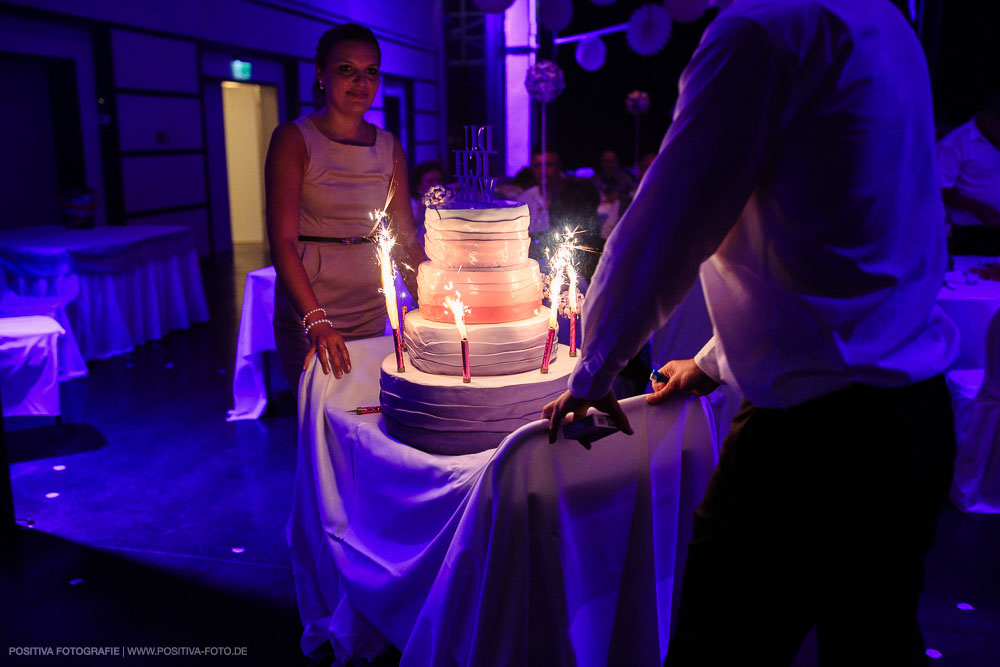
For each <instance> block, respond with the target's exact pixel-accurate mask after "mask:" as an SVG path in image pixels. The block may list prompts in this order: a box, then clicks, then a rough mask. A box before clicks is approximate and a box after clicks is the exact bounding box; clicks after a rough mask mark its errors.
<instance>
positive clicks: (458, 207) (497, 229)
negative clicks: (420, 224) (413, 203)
mask: <svg viewBox="0 0 1000 667" xmlns="http://www.w3.org/2000/svg"><path fill="white" fill-rule="evenodd" d="M530 219H531V218H530V217H529V214H528V206H527V205H526V204H522V203H521V202H516V201H494V202H489V203H483V202H462V201H452V202H448V203H447V204H439V205H437V206H429V207H427V211H426V212H425V213H424V224H426V225H427V226H428V227H430V226H432V225H433V227H434V228H435V229H437V230H439V231H451V232H472V233H476V234H508V233H511V232H526V231H528V225H529V223H530Z"/></svg>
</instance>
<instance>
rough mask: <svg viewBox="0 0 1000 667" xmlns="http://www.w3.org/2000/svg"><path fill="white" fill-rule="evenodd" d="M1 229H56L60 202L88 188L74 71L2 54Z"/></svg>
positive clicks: (51, 61)
mask: <svg viewBox="0 0 1000 667" xmlns="http://www.w3.org/2000/svg"><path fill="white" fill-rule="evenodd" d="M0 90H3V91H5V94H4V95H3V96H2V97H0V127H5V128H8V129H7V131H5V132H2V133H0V155H3V156H4V159H3V160H0V200H2V201H3V202H4V209H5V210H4V216H2V217H0V227H3V228H11V227H29V226H35V225H57V224H60V222H61V221H62V207H61V204H60V198H61V197H62V196H65V195H68V194H69V193H70V192H71V191H72V190H73V189H75V188H86V186H87V183H86V174H85V171H84V162H83V132H82V128H81V125H80V112H79V108H80V104H79V98H78V96H77V82H76V65H75V63H74V61H72V60H70V59H65V58H44V57H39V56H24V55H19V54H7V53H0Z"/></svg>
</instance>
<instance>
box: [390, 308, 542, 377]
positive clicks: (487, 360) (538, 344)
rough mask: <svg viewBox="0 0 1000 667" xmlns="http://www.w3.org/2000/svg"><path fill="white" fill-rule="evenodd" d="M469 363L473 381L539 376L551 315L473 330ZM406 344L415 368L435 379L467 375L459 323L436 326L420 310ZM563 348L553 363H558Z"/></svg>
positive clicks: (408, 326)
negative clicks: (530, 373) (528, 373)
mask: <svg viewBox="0 0 1000 667" xmlns="http://www.w3.org/2000/svg"><path fill="white" fill-rule="evenodd" d="M466 329H467V333H468V337H469V361H470V366H471V368H472V374H473V375H474V376H486V375H511V374H513V373H524V372H526V371H531V370H538V369H539V368H540V367H541V365H542V356H543V355H544V354H545V339H546V337H547V336H548V332H549V309H548V308H545V307H542V308H541V309H540V312H539V313H538V315H534V316H532V317H529V318H528V319H524V320H518V321H516V322H506V323H502V324H469V325H467V326H466ZM403 338H404V340H405V341H406V348H407V351H408V353H409V357H410V363H411V364H412V365H413V366H414V367H416V368H418V369H419V370H421V371H423V372H425V373H432V374H434V375H452V376H457V375H461V374H462V347H461V342H460V341H461V337H460V336H459V333H458V328H457V327H455V323H454V322H451V323H444V322H432V321H430V320H428V319H427V318H425V317H424V316H423V314H422V309H421V310H415V311H413V313H411V314H409V315H407V316H406V322H405V324H404V325H403ZM557 348H558V346H557V345H554V346H553V347H552V353H551V354H550V355H549V360H550V361H552V360H555V358H556V350H557Z"/></svg>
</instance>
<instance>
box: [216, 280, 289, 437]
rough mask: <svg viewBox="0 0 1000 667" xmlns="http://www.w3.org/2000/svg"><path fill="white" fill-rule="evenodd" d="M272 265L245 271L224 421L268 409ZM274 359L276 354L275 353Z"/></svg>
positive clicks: (254, 417)
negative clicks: (230, 399)
mask: <svg viewBox="0 0 1000 667" xmlns="http://www.w3.org/2000/svg"><path fill="white" fill-rule="evenodd" d="M275 280H277V278H276V274H275V272H274V267H273V266H265V267H264V268H263V269H257V270H256V271H251V272H250V273H248V274H247V279H246V285H245V286H244V287H243V310H242V312H241V313H240V331H239V335H238V336H237V338H236V366H235V369H234V370H233V409H232V410H230V411H229V413H228V415H227V416H226V420H227V421H238V420H241V419H258V418H259V417H260V416H261V415H262V414H264V410H266V409H267V381H266V378H265V374H266V369H267V365H266V363H265V361H264V355H266V354H268V353H270V352H275V353H276V351H277V350H276V348H275V344H274V283H275ZM275 362H277V356H276V354H275Z"/></svg>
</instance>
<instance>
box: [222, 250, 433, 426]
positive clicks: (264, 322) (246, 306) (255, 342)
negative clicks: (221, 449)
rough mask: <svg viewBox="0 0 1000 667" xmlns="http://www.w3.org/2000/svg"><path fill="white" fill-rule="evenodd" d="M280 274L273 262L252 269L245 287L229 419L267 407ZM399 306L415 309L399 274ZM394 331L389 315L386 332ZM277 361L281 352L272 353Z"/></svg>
mask: <svg viewBox="0 0 1000 667" xmlns="http://www.w3.org/2000/svg"><path fill="white" fill-rule="evenodd" d="M276 280H277V274H276V273H275V271H274V267H273V266H265V267H264V268H262V269H257V270H256V271H251V272H250V273H248V274H247V279H246V283H245V285H244V287H243V310H242V311H241V313H240V331H239V334H238V337H237V339H236V363H235V368H234V371H233V409H232V410H230V411H229V412H228V413H227V415H226V421H238V420H241V419H259V418H260V416H261V415H262V414H264V410H266V409H267V398H268V397H267V381H266V377H265V376H266V374H267V367H268V364H267V357H268V355H272V353H276V352H277V348H276V347H275V344H274V285H275V281H276ZM396 294H397V297H398V298H397V302H398V304H399V307H400V308H401V309H402V307H403V306H406V307H407V309H409V310H413V308H414V299H413V296H412V295H410V294H409V290H407V289H406V285H405V284H404V283H403V279H402V277H401V276H398V275H397V277H396ZM391 332H392V328H391V327H390V326H389V318H388V317H386V319H385V333H386V334H389V333H391ZM272 356H273V359H274V362H275V363H277V356H276V355H272Z"/></svg>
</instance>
